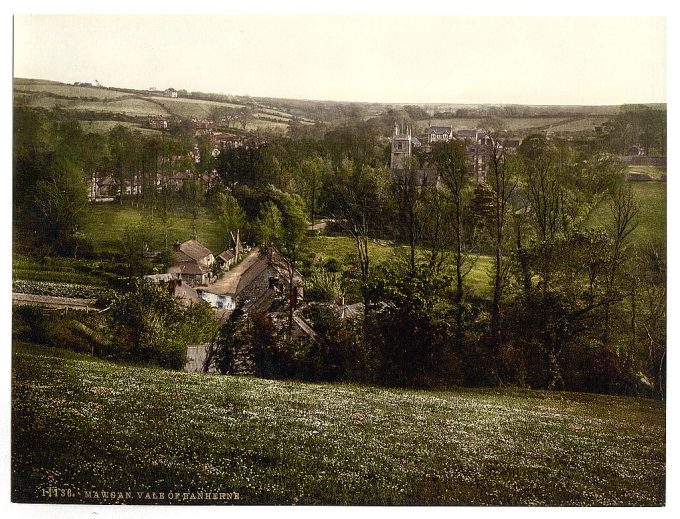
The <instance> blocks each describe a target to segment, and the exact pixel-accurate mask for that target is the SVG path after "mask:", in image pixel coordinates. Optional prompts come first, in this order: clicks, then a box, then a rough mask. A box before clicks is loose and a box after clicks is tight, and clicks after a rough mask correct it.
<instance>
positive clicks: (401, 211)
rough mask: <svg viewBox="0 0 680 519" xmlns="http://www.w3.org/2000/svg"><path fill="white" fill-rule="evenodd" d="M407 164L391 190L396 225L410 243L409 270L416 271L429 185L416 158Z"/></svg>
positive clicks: (398, 174) (394, 181) (397, 175)
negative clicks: (422, 176)
mask: <svg viewBox="0 0 680 519" xmlns="http://www.w3.org/2000/svg"><path fill="white" fill-rule="evenodd" d="M405 166H406V167H405V168H404V169H402V170H397V171H398V173H396V174H395V175H393V178H392V184H391V190H392V195H393V200H394V202H395V208H396V226H397V229H398V230H399V231H400V234H401V235H402V237H403V239H405V240H406V243H407V245H408V258H407V263H408V266H409V270H410V272H413V273H415V270H416V265H417V245H418V243H419V242H420V240H421V238H422V234H423V227H424V220H423V216H424V214H423V213H424V211H425V209H424V207H423V206H424V200H425V196H426V195H425V193H426V190H427V189H428V187H426V186H425V185H424V180H423V179H421V176H420V173H419V170H418V169H417V163H416V161H415V160H411V161H409V162H408V163H407V164H405Z"/></svg>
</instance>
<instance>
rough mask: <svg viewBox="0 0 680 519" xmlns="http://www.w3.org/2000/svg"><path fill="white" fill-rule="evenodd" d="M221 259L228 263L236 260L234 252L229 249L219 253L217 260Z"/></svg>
mask: <svg viewBox="0 0 680 519" xmlns="http://www.w3.org/2000/svg"><path fill="white" fill-rule="evenodd" d="M218 258H219V259H221V260H222V261H224V262H228V261H230V260H233V259H234V252H233V251H232V250H231V249H227V250H225V251H222V252H220V253H219V255H218V256H217V257H216V258H215V259H218Z"/></svg>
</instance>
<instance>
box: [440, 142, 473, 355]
mask: <svg viewBox="0 0 680 519" xmlns="http://www.w3.org/2000/svg"><path fill="white" fill-rule="evenodd" d="M432 163H433V165H434V167H435V169H436V170H437V172H438V173H439V175H440V176H441V181H442V184H443V185H444V187H445V188H446V195H447V196H448V199H449V202H450V204H449V214H450V216H451V219H450V220H449V221H450V222H451V224H450V228H451V232H452V235H453V236H452V242H453V260H454V268H455V273H454V277H455V283H456V290H455V293H454V304H455V308H456V329H455V330H456V332H455V333H456V341H457V343H458V345H459V346H460V345H461V344H462V342H463V295H464V286H463V280H464V278H465V276H467V274H469V273H470V271H471V270H472V267H473V266H474V259H473V258H472V255H471V250H470V249H471V241H472V236H466V232H465V220H466V217H467V213H468V212H469V211H470V192H471V186H470V176H469V174H468V168H467V152H466V149H465V144H464V143H462V142H459V141H451V142H446V143H439V144H435V145H434V147H433V150H432Z"/></svg>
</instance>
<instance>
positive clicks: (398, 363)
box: [367, 266, 462, 386]
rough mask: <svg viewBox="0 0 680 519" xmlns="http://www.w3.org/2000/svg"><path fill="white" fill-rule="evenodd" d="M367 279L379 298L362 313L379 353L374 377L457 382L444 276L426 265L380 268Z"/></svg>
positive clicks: (422, 382)
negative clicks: (374, 276)
mask: <svg viewBox="0 0 680 519" xmlns="http://www.w3.org/2000/svg"><path fill="white" fill-rule="evenodd" d="M382 274H383V275H382V276H380V277H379V279H377V280H375V281H374V282H372V283H371V286H370V290H371V292H372V295H371V298H372V299H373V300H375V301H380V302H381V304H380V305H379V306H375V308H373V309H372V311H371V312H370V313H369V314H368V317H367V319H368V321H369V322H368V325H367V329H368V330H369V332H368V334H367V337H368V340H369V341H370V342H371V343H372V344H373V345H374V348H375V349H376V350H377V351H378V352H379V358H380V369H379V381H380V382H381V383H385V384H397V385H404V386H430V385H433V384H437V383H459V382H460V381H461V375H462V373H461V371H460V362H459V358H458V357H457V355H456V354H455V353H454V352H453V351H452V349H451V340H450V337H451V324H450V318H451V315H450V313H449V309H450V306H448V305H447V304H446V301H445V299H444V297H443V293H444V290H445V288H446V286H447V285H448V284H449V283H450V280H449V279H445V278H441V277H438V276H434V275H433V273H432V271H431V270H430V269H421V268H420V267H419V266H418V267H416V271H415V272H410V271H409V269H406V270H405V271H401V272H399V271H397V270H395V269H393V268H389V267H388V268H386V269H385V271H384V272H383V273H382Z"/></svg>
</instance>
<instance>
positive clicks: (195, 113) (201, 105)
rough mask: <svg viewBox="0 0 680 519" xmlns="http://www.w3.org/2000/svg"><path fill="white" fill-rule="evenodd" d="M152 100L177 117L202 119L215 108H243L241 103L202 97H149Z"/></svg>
mask: <svg viewBox="0 0 680 519" xmlns="http://www.w3.org/2000/svg"><path fill="white" fill-rule="evenodd" d="M150 99H153V100H154V101H156V102H158V103H161V104H162V105H164V106H165V107H166V108H167V110H168V111H169V112H172V113H173V115H176V116H178V117H182V118H186V119H191V118H192V117H195V118H197V119H203V118H205V117H208V116H209V115H210V113H211V112H212V110H214V109H215V108H217V107H219V108H243V105H237V104H232V103H221V102H218V101H206V100H203V99H189V98H179V97H177V98H173V97H156V96H153V97H150Z"/></svg>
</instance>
